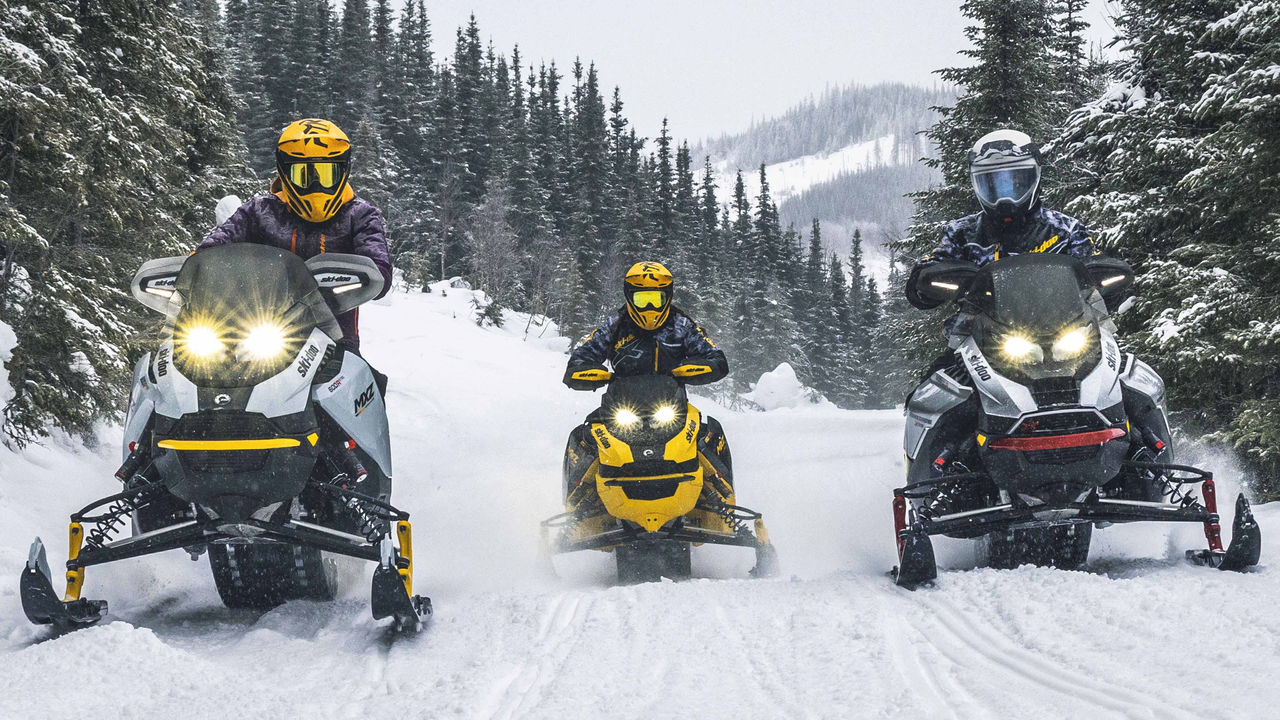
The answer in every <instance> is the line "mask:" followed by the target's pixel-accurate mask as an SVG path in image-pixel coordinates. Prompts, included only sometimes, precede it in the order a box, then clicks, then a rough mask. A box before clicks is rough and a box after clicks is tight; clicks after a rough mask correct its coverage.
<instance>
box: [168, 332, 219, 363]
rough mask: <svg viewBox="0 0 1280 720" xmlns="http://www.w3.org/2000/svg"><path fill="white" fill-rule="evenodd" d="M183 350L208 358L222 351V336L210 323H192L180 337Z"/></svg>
mask: <svg viewBox="0 0 1280 720" xmlns="http://www.w3.org/2000/svg"><path fill="white" fill-rule="evenodd" d="M179 342H180V343H181V344H182V350H183V352H186V353H187V354H190V355H193V356H195V357H201V358H207V357H212V356H214V355H218V354H220V353H221V352H222V347H223V343H222V338H221V337H219V336H218V331H217V330H214V329H213V328H211V327H209V326H208V325H191V326H190V327H187V328H186V329H185V330H184V331H183V332H182V334H181V336H180V337H179Z"/></svg>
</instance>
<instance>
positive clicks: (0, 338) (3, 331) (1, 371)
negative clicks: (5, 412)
mask: <svg viewBox="0 0 1280 720" xmlns="http://www.w3.org/2000/svg"><path fill="white" fill-rule="evenodd" d="M17 344H18V336H17V335H14V334H13V328H11V327H9V326H8V325H7V324H5V323H4V322H0V408H3V407H4V406H5V405H8V404H9V401H10V400H12V399H13V388H12V387H11V386H10V385H9V369H8V368H7V367H6V366H5V363H7V362H9V360H10V359H11V358H12V357H13V347H14V346H15V345H17Z"/></svg>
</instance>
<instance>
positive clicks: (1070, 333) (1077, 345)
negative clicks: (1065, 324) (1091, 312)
mask: <svg viewBox="0 0 1280 720" xmlns="http://www.w3.org/2000/svg"><path fill="white" fill-rule="evenodd" d="M1087 347H1089V328H1088V327H1078V328H1072V329H1071V330H1067V331H1066V332H1064V333H1062V334H1061V335H1059V336H1058V339H1057V340H1054V341H1053V357H1054V359H1056V360H1069V359H1071V358H1074V357H1077V356H1079V355H1080V354H1081V353H1083V352H1084V351H1085V349H1086V348H1087Z"/></svg>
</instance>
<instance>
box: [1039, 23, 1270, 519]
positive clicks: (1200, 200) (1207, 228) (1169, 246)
mask: <svg viewBox="0 0 1280 720" xmlns="http://www.w3.org/2000/svg"><path fill="white" fill-rule="evenodd" d="M1118 23H1119V27H1120V30H1121V33H1122V34H1123V36H1124V38H1125V42H1126V44H1127V46H1128V47H1130V48H1131V49H1132V52H1131V53H1130V54H1127V55H1126V56H1125V57H1124V58H1123V59H1122V60H1121V62H1120V65H1119V67H1118V69H1117V77H1116V79H1115V82H1114V83H1113V84H1112V87H1111V89H1110V90H1109V91H1108V93H1107V94H1106V95H1104V96H1103V97H1102V98H1100V99H1099V100H1098V101H1096V102H1094V103H1092V104H1091V105H1090V106H1089V107H1088V108H1086V109H1085V110H1084V111H1082V112H1080V113H1077V114H1076V115H1075V116H1074V117H1073V120H1072V123H1071V124H1070V125H1069V127H1068V128H1067V131H1066V132H1065V133H1064V135H1063V137H1062V138H1061V139H1060V141H1059V143H1058V145H1059V146H1060V147H1061V148H1062V149H1063V152H1064V155H1065V156H1066V157H1067V158H1068V159H1069V160H1070V161H1072V162H1074V163H1076V164H1077V166H1078V167H1079V168H1080V173H1079V176H1080V177H1081V178H1082V182H1080V183H1079V185H1078V186H1077V187H1078V188H1079V190H1080V195H1079V196H1078V197H1076V198H1075V199H1074V200H1073V201H1072V202H1070V203H1069V205H1068V209H1070V210H1072V211H1073V212H1075V213H1077V214H1080V215H1082V216H1083V217H1086V218H1088V220H1089V222H1090V224H1091V225H1093V226H1095V227H1105V228H1108V229H1109V232H1108V236H1107V250H1108V251H1109V252H1111V253H1113V254H1116V255H1119V256H1120V257H1123V258H1125V259H1127V260H1129V261H1130V262H1131V263H1132V264H1133V265H1134V268H1135V270H1136V271H1137V273H1138V280H1137V283H1136V285H1135V293H1134V294H1135V296H1136V303H1135V305H1134V307H1133V309H1132V310H1131V311H1130V312H1128V313H1126V314H1125V315H1124V316H1122V330H1123V331H1125V332H1124V334H1123V340H1124V342H1125V344H1126V346H1127V348H1128V349H1130V350H1132V351H1134V352H1135V353H1136V354H1137V355H1138V356H1139V357H1141V358H1143V359H1144V360H1146V361H1147V362H1150V363H1152V364H1153V365H1154V366H1155V368H1156V370H1157V371H1158V372H1159V373H1160V374H1161V375H1162V376H1163V377H1164V379H1165V382H1166V384H1167V387H1168V388H1169V394H1170V407H1171V409H1172V410H1173V412H1174V414H1175V424H1178V425H1180V426H1181V427H1182V428H1183V429H1186V430H1190V431H1192V432H1197V431H1198V432H1201V433H1213V436H1214V437H1217V438H1219V439H1221V440H1224V441H1227V442H1229V443H1231V444H1233V445H1234V446H1235V447H1237V448H1238V449H1239V450H1241V451H1242V453H1243V454H1244V455H1245V456H1246V457H1247V458H1248V460H1249V461H1250V463H1251V465H1252V469H1253V470H1255V472H1256V476H1257V477H1258V478H1260V480H1259V481H1258V482H1257V483H1256V487H1257V489H1259V490H1260V491H1263V492H1265V493H1272V494H1274V493H1276V492H1277V491H1280V487H1277V483H1276V482H1275V480H1274V478H1275V477H1277V470H1280V421H1277V420H1276V418H1278V417H1280V413H1278V412H1277V411H1280V372H1278V371H1277V365H1276V363H1275V353H1276V349H1277V345H1276V342H1277V341H1276V335H1275V333H1274V331H1273V328H1274V327H1276V326H1277V325H1278V324H1280V303H1278V302H1277V300H1276V297H1275V293H1274V288H1275V287H1277V284H1278V283H1280V273H1277V270H1276V268H1277V267H1278V265H1277V260H1278V259H1280V257H1278V256H1277V252H1276V250H1275V248H1276V247H1278V244H1277V241H1278V240H1280V223H1277V221H1276V219H1275V214H1274V213H1275V208H1276V207H1280V187H1277V185H1276V184H1275V183H1274V182H1268V181H1266V180H1265V178H1270V177H1274V176H1275V175H1276V168H1277V167H1280V139H1278V138H1277V134H1276V132H1275V128H1276V127H1277V120H1278V119H1280V102H1278V101H1277V98H1278V97H1280V93H1278V92H1277V90H1278V89H1280V84H1278V83H1280V80H1278V79H1277V76H1276V74H1275V73H1274V66H1275V57H1276V56H1275V48H1276V47H1277V44H1278V43H1280V9H1278V8H1277V6H1276V4H1275V3H1273V2H1244V3H1241V2H1234V1H1232V2H1228V1H1226V0H1210V1H1207V2H1199V3H1190V2H1178V3H1157V2H1150V1H1149V0H1130V1H1129V2H1127V3H1126V4H1125V5H1124V12H1123V13H1122V14H1121V16H1120V18H1119V19H1118Z"/></svg>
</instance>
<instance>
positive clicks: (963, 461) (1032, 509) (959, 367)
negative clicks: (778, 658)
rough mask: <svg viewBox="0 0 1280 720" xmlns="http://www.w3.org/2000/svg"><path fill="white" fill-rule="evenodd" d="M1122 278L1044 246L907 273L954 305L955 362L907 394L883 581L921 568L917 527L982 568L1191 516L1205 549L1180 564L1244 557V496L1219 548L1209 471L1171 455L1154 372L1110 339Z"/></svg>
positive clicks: (1249, 543) (1252, 536)
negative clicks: (1096, 535)
mask: <svg viewBox="0 0 1280 720" xmlns="http://www.w3.org/2000/svg"><path fill="white" fill-rule="evenodd" d="M1132 281H1133V276H1132V271H1131V270H1130V269H1129V266H1128V265H1127V264H1126V263H1124V262H1122V261H1118V260H1113V259H1107V258H1096V259H1092V260H1090V261H1089V264H1088V266H1087V267H1086V265H1085V264H1084V263H1082V262H1081V261H1080V260H1078V259H1076V258H1073V257H1069V256H1064V255H1056V254H1055V255H1049V254H1027V255H1018V256H1013V257H1008V258H1005V259H1002V260H999V261H997V262H994V263H991V264H990V265H987V266H986V267H984V268H982V269H978V268H977V267H976V266H974V265H973V264H971V263H965V262H955V261H946V262H941V263H938V264H935V265H933V266H931V267H929V268H927V269H925V270H924V271H922V272H921V274H920V275H919V277H918V280H917V286H916V288H917V290H918V291H919V292H920V294H921V295H922V296H926V297H929V298H931V299H934V300H938V301H947V300H955V301H956V302H957V304H958V306H959V315H958V316H957V317H956V321H955V322H956V324H955V325H954V326H953V331H952V333H951V335H952V338H953V343H952V347H954V348H955V358H956V361H955V363H954V364H953V365H951V366H950V367H945V368H943V369H940V370H938V371H936V372H934V373H933V374H932V375H931V376H930V377H929V378H927V379H926V380H925V381H924V383H923V384H922V385H921V386H920V387H919V388H917V389H916V390H915V391H914V393H913V394H912V396H911V397H910V399H909V400H908V402H907V406H906V415H907V421H906V434H905V442H904V448H905V451H906V455H907V459H908V469H907V485H906V486H905V487H902V488H898V489H897V490H895V491H894V500H893V514H894V531H895V535H896V538H897V543H898V565H897V567H895V568H894V569H893V571H892V573H891V575H892V577H893V578H894V581H895V582H896V583H897V584H898V585H902V586H905V587H915V586H917V585H919V584H921V583H925V582H928V581H930V580H933V579H934V578H935V577H936V576H937V566H936V564H935V562H934V555H933V546H932V543H931V541H930V540H929V537H930V536H932V535H947V536H950V537H958V538H976V539H978V541H979V543H980V544H979V558H980V560H982V561H984V564H987V565H990V566H993V567H1000V568H1011V567H1017V566H1019V565H1022V564H1024V563H1030V564H1035V565H1049V566H1055V567H1063V568H1075V567H1079V566H1080V565H1082V564H1083V563H1084V562H1085V560H1086V559H1087V557H1088V553H1089V543H1090V539H1091V537H1092V531H1093V528H1094V527H1105V526H1107V525H1109V524H1112V523H1120V522H1138V521H1157V522H1194V523H1201V524H1202V525H1203V526H1204V532H1205V537H1206V539H1207V540H1208V545H1209V547H1208V549H1207V550H1202V551H1199V552H1196V551H1190V550H1189V551H1187V558H1188V559H1189V560H1191V561H1193V562H1195V563H1198V564H1204V565H1210V566H1213V567H1217V568H1220V569H1223V570H1243V569H1245V568H1247V567H1249V566H1252V565H1255V564H1257V562H1258V558H1259V555H1260V553H1261V534H1260V531H1259V529H1258V524H1257V523H1256V522H1255V521H1254V518H1253V514H1252V511H1251V510H1250V507H1249V502H1248V500H1246V499H1245V497H1244V495H1243V494H1241V495H1240V496H1239V497H1238V498H1237V499H1236V514H1235V522H1234V526H1233V534H1232V539H1231V544H1230V546H1229V547H1228V548H1227V549H1226V550H1225V551H1224V550H1223V547H1222V537H1221V529H1220V526H1219V516H1218V508H1217V497H1216V491H1215V487H1214V482H1213V477H1212V475H1211V474H1210V473H1208V472H1206V471H1203V470H1199V469H1197V468H1193V467H1188V466H1185V465H1176V464H1174V457H1173V447H1172V439H1171V436H1170V430H1169V424H1168V421H1167V418H1166V411H1165V388H1164V383H1163V381H1162V380H1161V379H1160V376H1159V375H1157V374H1156V373H1155V371H1154V370H1152V369H1151V368H1150V367H1149V366H1148V365H1147V364H1146V363H1144V362H1142V361H1141V360H1138V359H1137V358H1135V357H1134V356H1133V355H1132V354H1128V353H1123V352H1121V350H1120V347H1119V345H1118V344H1117V343H1116V339H1115V325H1114V323H1112V321H1111V320H1110V316H1109V314H1108V312H1107V307H1106V304H1105V300H1106V299H1110V300H1113V301H1115V300H1118V299H1120V298H1121V297H1123V294H1124V291H1125V290H1126V289H1127V288H1128V287H1129V285H1130V284H1131V283H1132ZM957 343H958V345H957ZM1195 485H1199V486H1200V497H1199V498H1197V497H1196V496H1195V493H1194V486H1195Z"/></svg>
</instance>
